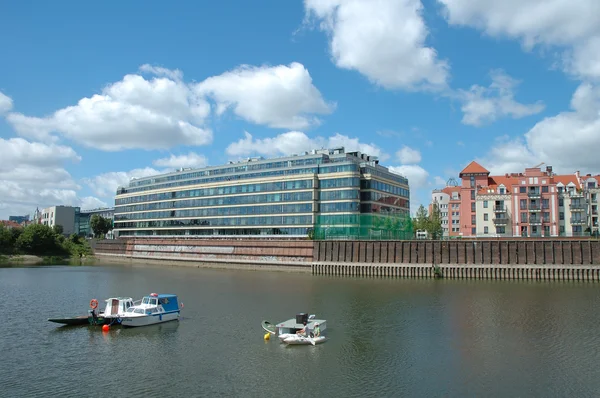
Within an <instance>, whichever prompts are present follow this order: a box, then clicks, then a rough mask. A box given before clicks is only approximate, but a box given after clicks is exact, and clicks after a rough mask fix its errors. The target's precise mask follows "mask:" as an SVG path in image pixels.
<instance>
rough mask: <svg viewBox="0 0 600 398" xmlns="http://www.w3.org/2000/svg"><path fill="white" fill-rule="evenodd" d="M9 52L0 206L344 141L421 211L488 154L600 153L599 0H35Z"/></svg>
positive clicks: (559, 156)
mask: <svg viewBox="0 0 600 398" xmlns="http://www.w3.org/2000/svg"><path fill="white" fill-rule="evenodd" d="M0 52H1V53H2V57H1V58H0V219H7V218H8V216H9V215H25V214H31V213H33V211H34V210H35V208H36V207H40V208H43V207H47V206H52V205H60V204H64V205H75V206H81V207H82V208H83V209H91V208H97V207H104V206H112V205H114V195H115V192H116V189H117V187H118V186H125V185H127V183H128V182H129V180H130V179H131V178H134V177H143V176H148V175H152V174H157V173H163V172H168V171H172V170H174V169H176V168H180V167H203V166H207V165H211V166H213V165H220V164H224V163H226V162H227V161H229V160H234V161H235V160H239V159H242V158H247V157H250V156H263V157H275V156H283V155H289V154H293V153H300V152H302V151H305V150H310V149H314V148H322V147H325V148H327V147H334V146H345V147H346V149H347V150H359V151H361V152H364V153H368V154H371V155H377V156H379V158H380V160H381V164H382V165H384V166H387V167H389V168H390V170H392V171H393V172H396V173H399V174H402V175H404V176H406V177H408V179H409V184H410V188H411V210H412V211H413V212H414V211H415V210H416V208H417V207H418V206H419V204H421V203H423V204H427V203H428V202H429V201H430V197H431V190H432V189H434V188H441V187H443V186H444V185H445V184H446V182H447V181H448V179H449V178H455V179H458V173H459V171H460V170H461V169H462V168H463V167H464V166H465V165H467V164H468V163H469V162H470V161H472V160H476V161H478V162H480V163H481V164H482V165H483V166H484V167H486V168H487V169H488V170H490V171H491V172H492V173H506V172H511V171H512V172H516V171H522V170H523V168H525V167H532V166H535V165H536V164H539V163H542V162H545V163H546V164H547V165H551V166H553V167H554V171H555V172H557V173H563V174H570V173H574V172H575V171H576V170H580V171H581V172H582V173H599V172H600V157H599V156H598V153H599V150H600V2H598V1H597V0H552V1H548V0H504V1H501V2H499V1H494V0H304V1H302V0H286V1H280V0H262V1H258V2H250V1H242V0H236V1H234V0H231V1H221V2H203V1H179V2H177V3H176V4H173V5H167V4H166V3H164V2H146V1H144V2H142V1H141V0H132V1H128V2H117V1H113V0H109V1H103V2H81V1H72V0H64V1H61V2H33V1H26V0H22V1H18V2H3V3H2V4H1V5H0Z"/></svg>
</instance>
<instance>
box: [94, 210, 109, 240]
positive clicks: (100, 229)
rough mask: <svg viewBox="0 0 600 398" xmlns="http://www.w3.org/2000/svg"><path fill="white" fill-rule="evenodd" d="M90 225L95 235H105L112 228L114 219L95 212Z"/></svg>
mask: <svg viewBox="0 0 600 398" xmlns="http://www.w3.org/2000/svg"><path fill="white" fill-rule="evenodd" d="M90 227H91V228H92V231H93V232H94V235H99V236H104V235H106V234H107V233H108V231H110V230H111V229H112V221H111V220H110V219H108V218H104V217H102V216H100V215H98V214H94V215H93V216H92V218H91V219H90Z"/></svg>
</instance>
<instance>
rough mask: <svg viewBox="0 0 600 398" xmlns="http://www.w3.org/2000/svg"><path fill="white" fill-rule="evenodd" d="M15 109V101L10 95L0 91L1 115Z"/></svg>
mask: <svg viewBox="0 0 600 398" xmlns="http://www.w3.org/2000/svg"><path fill="white" fill-rule="evenodd" d="M12 107H13V100H12V98H10V97H9V96H8V95H6V94H4V93H3V92H1V91H0V115H3V114H5V113H6V112H8V111H10V110H11V109H12Z"/></svg>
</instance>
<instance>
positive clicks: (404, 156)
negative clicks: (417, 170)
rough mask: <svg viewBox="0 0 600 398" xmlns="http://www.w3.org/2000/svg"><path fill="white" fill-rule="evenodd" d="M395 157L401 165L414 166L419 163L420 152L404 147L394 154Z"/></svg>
mask: <svg viewBox="0 0 600 398" xmlns="http://www.w3.org/2000/svg"><path fill="white" fill-rule="evenodd" d="M396 157H397V158H398V161H399V162H400V163H402V164H416V163H419V162H421V152H419V151H418V150H417V149H412V148H410V147H408V146H406V145H404V146H403V147H402V149H400V150H399V151H398V152H396Z"/></svg>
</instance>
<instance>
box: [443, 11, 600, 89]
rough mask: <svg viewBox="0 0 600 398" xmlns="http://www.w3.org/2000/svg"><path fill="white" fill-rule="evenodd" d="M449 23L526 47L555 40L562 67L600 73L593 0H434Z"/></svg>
mask: <svg viewBox="0 0 600 398" xmlns="http://www.w3.org/2000/svg"><path fill="white" fill-rule="evenodd" d="M438 2H440V3H442V4H443V5H444V6H445V14H446V19H447V20H448V22H449V23H450V24H452V25H459V26H471V27H474V28H477V29H479V30H482V31H484V32H485V33H486V34H488V35H490V36H493V37H509V38H513V39H517V40H520V41H521V43H522V45H523V47H524V48H525V49H526V50H528V51H529V50H531V49H533V48H534V47H536V46H542V48H543V47H548V46H558V48H560V49H562V50H564V53H563V66H564V68H565V69H566V70H567V71H568V72H570V73H573V74H574V75H576V76H579V77H580V78H584V79H585V78H600V55H599V54H600V2H598V0H552V1H548V0H527V1H523V0H504V1H496V0H438Z"/></svg>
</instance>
